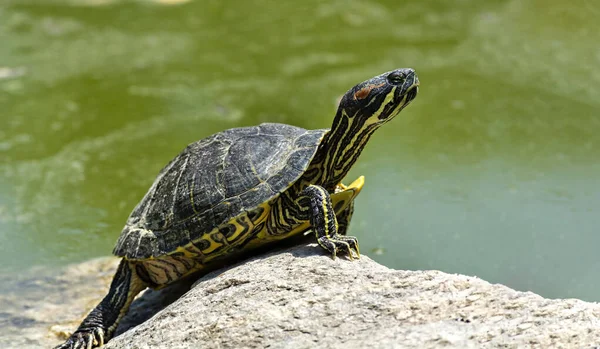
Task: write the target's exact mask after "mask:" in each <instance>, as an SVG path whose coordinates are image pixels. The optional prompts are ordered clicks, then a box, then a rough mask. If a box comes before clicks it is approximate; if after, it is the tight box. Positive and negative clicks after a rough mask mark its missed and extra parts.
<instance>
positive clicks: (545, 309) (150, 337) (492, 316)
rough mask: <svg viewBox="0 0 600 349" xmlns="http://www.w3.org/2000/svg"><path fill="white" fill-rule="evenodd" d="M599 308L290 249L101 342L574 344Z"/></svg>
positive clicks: (595, 322) (588, 337)
mask: <svg viewBox="0 0 600 349" xmlns="http://www.w3.org/2000/svg"><path fill="white" fill-rule="evenodd" d="M598 344H600V305H599V304H594V303H586V302H583V301H579V300H549V299H544V298H542V297H540V296H538V295H535V294H533V293H530V292H517V291H514V290H511V289H509V288H507V287H505V286H502V285H491V284H489V283H487V282H485V281H483V280H480V279H478V278H475V277H468V276H463V275H449V274H445V273H442V272H438V271H399V270H391V269H388V268H386V267H384V266H382V265H380V264H377V263H376V262H374V261H372V260H371V259H369V258H368V257H365V256H363V258H362V259H360V260H359V261H349V260H346V259H337V260H332V259H331V258H329V257H327V256H325V255H323V254H321V251H320V249H319V248H318V247H316V246H315V245H303V246H297V247H292V248H289V249H286V250H284V251H278V252H273V253H270V254H267V255H263V256H260V257H256V258H253V259H251V260H249V261H247V262H245V263H242V264H239V265H236V266H234V267H231V268H227V269H223V270H218V271H216V272H213V273H210V274H208V275H206V276H204V277H202V278H201V279H199V280H198V282H197V283H196V284H195V285H194V286H193V287H192V289H191V290H190V291H189V292H188V293H186V294H185V295H184V296H182V297H181V298H180V299H179V300H177V301H176V302H174V303H173V304H171V305H170V306H168V307H167V308H165V309H164V310H162V311H160V312H158V313H157V314H156V315H155V316H154V317H152V318H151V319H150V320H148V321H146V322H144V323H142V324H141V325H139V326H137V327H135V328H133V329H131V330H129V331H127V332H125V333H123V334H121V335H120V336H118V337H116V338H115V339H113V340H112V341H111V342H109V344H108V345H107V346H106V348H107V349H117V348H140V349H141V348H344V349H349V348H366V347H374V348H442V347H444V348H489V347H501V348H524V347H539V348H548V347H560V348H581V347H584V348H585V347H592V346H593V345H598Z"/></svg>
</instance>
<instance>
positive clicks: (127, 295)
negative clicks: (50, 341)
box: [55, 259, 147, 349]
mask: <svg viewBox="0 0 600 349" xmlns="http://www.w3.org/2000/svg"><path fill="white" fill-rule="evenodd" d="M146 286H147V284H146V283H145V282H144V281H143V280H142V279H141V278H140V277H139V276H138V274H137V272H136V269H135V264H133V263H130V262H127V261H126V260H124V259H123V260H121V263H119V267H118V268H117V272H116V273H115V276H114V278H113V281H112V283H111V284H110V290H109V291H108V294H107V295H106V297H104V299H103V300H102V301H101V302H100V304H98V305H97V306H96V308H94V309H93V310H92V311H91V312H90V313H89V314H88V316H87V317H86V318H85V319H84V320H83V321H82V322H81V325H79V327H78V328H77V330H76V331H75V332H74V333H73V334H72V335H71V336H70V337H69V338H68V339H67V341H66V342H64V343H63V344H61V345H59V346H57V347H55V349H74V348H96V347H99V346H102V345H104V343H106V342H107V341H108V340H109V339H110V338H111V337H112V335H113V333H114V332H115V330H116V329H117V325H118V323H119V321H120V320H121V318H122V317H123V316H124V315H125V314H126V313H127V311H128V310H129V306H130V305H131V302H132V301H133V299H134V298H135V296H136V295H137V294H138V293H140V292H141V291H142V290H144V289H145V288H146Z"/></svg>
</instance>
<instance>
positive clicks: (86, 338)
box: [54, 328, 104, 349]
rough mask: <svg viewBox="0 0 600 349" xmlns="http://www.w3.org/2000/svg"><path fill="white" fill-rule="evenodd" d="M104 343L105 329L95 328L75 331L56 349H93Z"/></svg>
mask: <svg viewBox="0 0 600 349" xmlns="http://www.w3.org/2000/svg"><path fill="white" fill-rule="evenodd" d="M103 345H104V330H103V329H102V328H94V329H89V330H84V331H80V332H75V333H73V334H72V335H71V337H69V339H67V341H66V342H64V343H63V344H61V345H59V346H56V347H54V349H92V348H97V347H100V346H103Z"/></svg>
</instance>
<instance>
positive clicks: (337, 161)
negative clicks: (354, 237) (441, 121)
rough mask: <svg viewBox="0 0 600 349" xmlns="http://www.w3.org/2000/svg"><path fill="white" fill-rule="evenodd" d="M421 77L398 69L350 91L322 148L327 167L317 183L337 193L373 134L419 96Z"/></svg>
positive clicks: (342, 101)
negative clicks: (336, 190)
mask: <svg viewBox="0 0 600 349" xmlns="http://www.w3.org/2000/svg"><path fill="white" fill-rule="evenodd" d="M418 90H419V78H417V74H416V73H415V71H414V70H412V69H410V68H403V69H396V70H393V71H390V72H387V73H384V74H381V75H378V76H375V77H373V78H371V79H369V80H367V81H364V82H361V83H360V84H358V85H356V86H354V87H353V88H351V89H350V90H349V91H348V92H346V94H345V95H344V97H342V99H341V101H340V106H339V107H338V111H337V113H336V115H335V119H334V120H333V125H332V126H331V131H330V132H329V133H328V134H327V136H326V137H325V139H324V140H323V143H322V145H321V149H322V151H323V152H325V154H324V155H323V156H315V158H318V159H323V160H321V161H322V164H323V165H324V167H323V169H322V171H321V173H320V176H321V178H320V179H319V180H318V181H317V182H319V183H323V185H324V187H325V188H326V189H327V190H334V189H335V188H336V186H337V185H338V184H339V183H340V181H341V180H342V179H343V178H344V177H345V176H346V174H347V173H348V171H349V170H350V167H352V165H353V164H354V162H355V161H356V160H357V159H358V157H359V155H360V153H361V152H362V150H363V149H364V147H365V144H366V142H367V141H368V140H369V138H370V137H371V135H372V134H373V132H375V130H377V128H379V126H381V125H383V124H384V123H386V122H388V121H390V120H392V119H393V118H394V116H396V115H398V113H399V112H400V111H401V110H402V109H404V108H405V107H406V106H407V105H408V104H409V103H410V102H412V100H413V99H415V97H416V96H417V92H418Z"/></svg>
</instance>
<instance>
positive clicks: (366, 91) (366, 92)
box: [354, 83, 385, 99]
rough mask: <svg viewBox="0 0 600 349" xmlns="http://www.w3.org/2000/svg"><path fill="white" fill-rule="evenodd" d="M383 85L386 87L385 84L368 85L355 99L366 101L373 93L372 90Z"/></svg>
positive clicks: (355, 94) (357, 92)
mask: <svg viewBox="0 0 600 349" xmlns="http://www.w3.org/2000/svg"><path fill="white" fill-rule="evenodd" d="M383 85H385V83H381V84H379V85H367V86H365V87H363V88H361V89H360V90H358V91H356V92H355V93H354V99H365V98H367V97H368V96H369V93H371V90H372V89H374V88H378V87H381V86H383Z"/></svg>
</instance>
